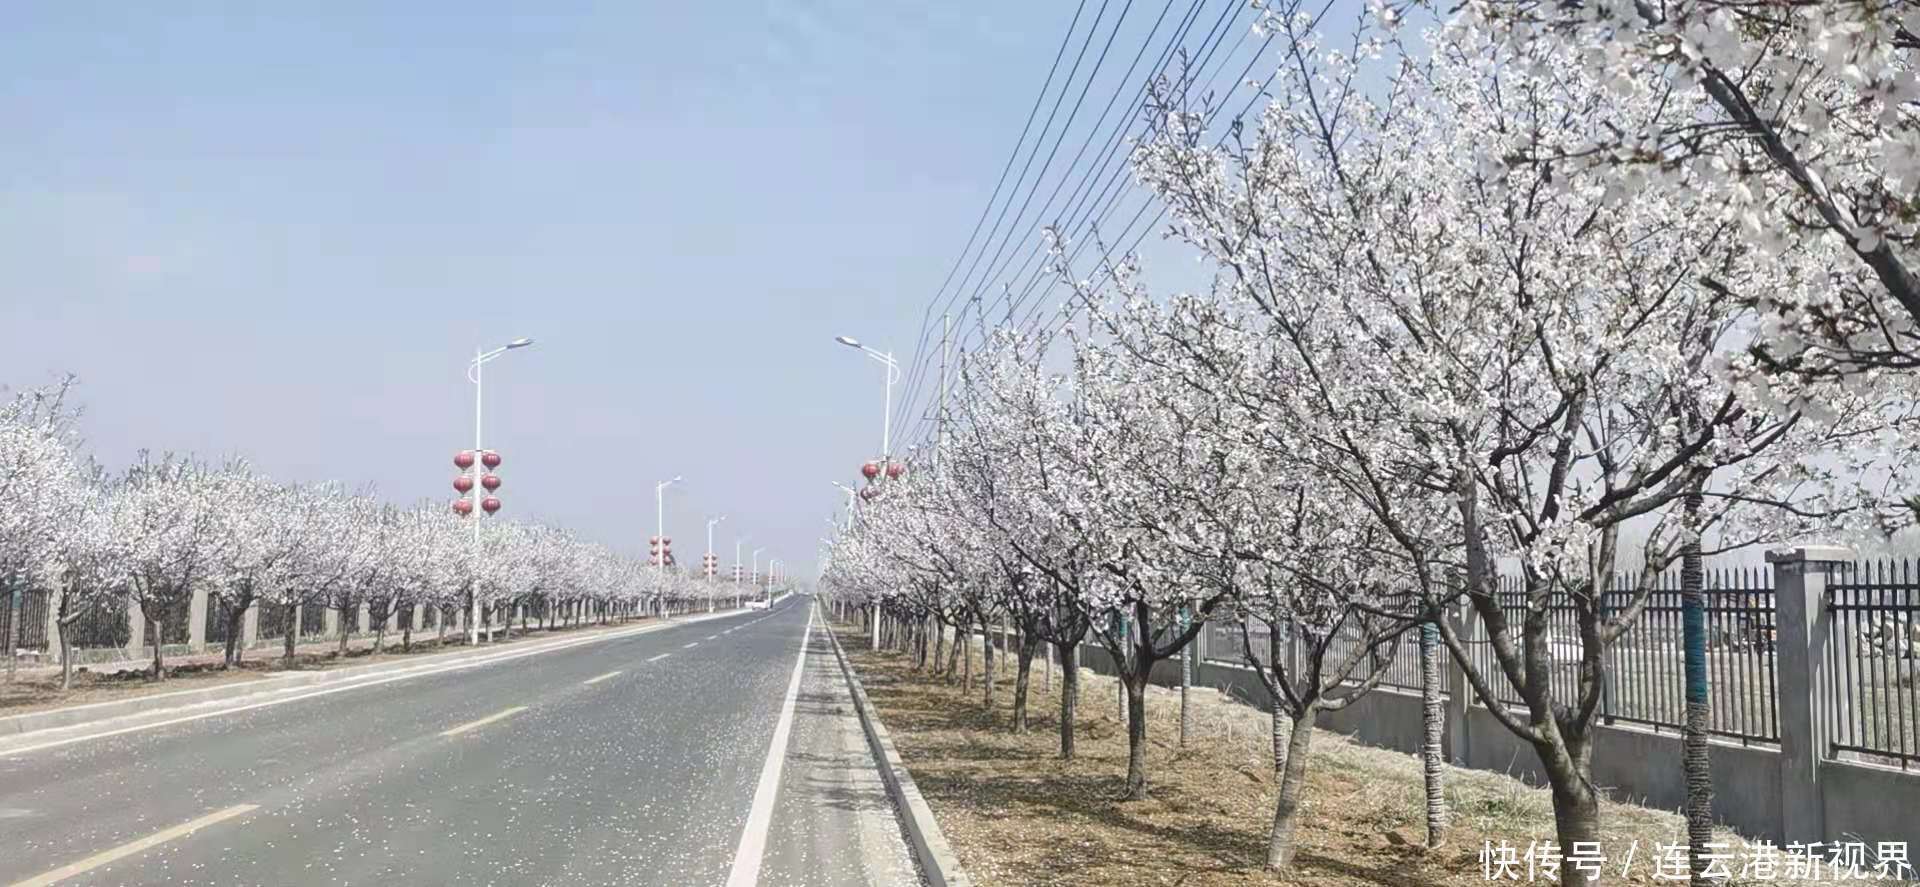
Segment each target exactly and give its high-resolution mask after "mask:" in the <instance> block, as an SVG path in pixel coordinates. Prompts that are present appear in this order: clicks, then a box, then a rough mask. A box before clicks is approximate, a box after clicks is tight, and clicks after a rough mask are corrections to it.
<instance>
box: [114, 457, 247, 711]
mask: <svg viewBox="0 0 1920 887" xmlns="http://www.w3.org/2000/svg"><path fill="white" fill-rule="evenodd" d="M225 483H226V481H225V478H223V477H222V472H221V470H219V469H216V468H213V467H210V466H208V465H206V464H205V463H202V462H199V461H197V460H194V459H191V458H184V457H176V456H171V455H169V456H163V457H161V458H160V459H158V460H155V459H153V458H152V457H151V456H150V455H149V454H147V453H145V452H142V453H141V454H140V458H139V461H138V462H136V463H135V464H134V465H133V467H132V468H129V469H128V470H127V473H126V474H125V475H124V476H123V477H122V478H121V479H120V481H119V483H118V485H117V488H116V489H115V491H114V495H113V496H112V498H111V500H110V502H111V509H110V511H109V518H108V519H109V520H110V521H111V524H112V529H111V535H112V540H113V542H112V544H113V552H112V555H111V556H112V557H114V558H115V559H116V560H118V561H119V562H120V563H121V564H122V565H123V567H124V569H125V570H126V571H127V576H128V580H129V582H128V584H129V591H130V594H131V597H132V601H133V603H134V605H135V606H138V607H139V608H140V613H141V615H142V617H143V618H144V619H145V620H146V623H147V626H146V628H147V640H148V643H149V644H150V645H151V646H152V648H153V672H152V676H153V679H154V680H157V681H163V680H166V677H167V674H166V661H165V655H164V649H165V646H166V643H165V641H166V639H165V638H164V637H163V635H162V630H163V627H164V626H165V625H166V624H167V623H168V622H169V621H170V619H171V618H172V617H173V615H174V614H175V613H176V612H178V611H181V610H184V609H185V608H186V607H187V605H188V602H189V600H190V599H191V598H192V596H193V589H194V586H195V584H196V583H199V582H204V581H207V580H209V579H210V578H211V577H212V576H213V575H214V574H215V572H216V571H217V570H218V569H219V568H218V563H219V558H220V555H221V548H220V546H221V543H222V541H223V539H222V536H221V533H220V515H221V508H222V506H223V504H224V502H223V492H224V487H225Z"/></svg>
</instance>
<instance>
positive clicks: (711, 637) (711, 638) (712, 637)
mask: <svg viewBox="0 0 1920 887" xmlns="http://www.w3.org/2000/svg"><path fill="white" fill-rule="evenodd" d="M717 637H719V635H717V634H710V635H707V640H713V639H714V638H717Z"/></svg>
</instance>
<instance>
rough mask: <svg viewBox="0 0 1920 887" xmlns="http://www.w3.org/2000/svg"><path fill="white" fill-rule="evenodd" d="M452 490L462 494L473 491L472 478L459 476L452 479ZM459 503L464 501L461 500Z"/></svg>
mask: <svg viewBox="0 0 1920 887" xmlns="http://www.w3.org/2000/svg"><path fill="white" fill-rule="evenodd" d="M453 488H454V489H456V490H459V491H460V492H462V493H466V492H470V491H471V490H472V489H473V478H471V477H468V476H467V475H464V474H463V475H460V476H459V477H456V478H454V479H453ZM461 501H463V502H464V501H466V500H464V499H463V500H461Z"/></svg>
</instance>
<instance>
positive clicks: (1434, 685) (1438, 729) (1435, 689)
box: [1420, 623, 1447, 848]
mask: <svg viewBox="0 0 1920 887" xmlns="http://www.w3.org/2000/svg"><path fill="white" fill-rule="evenodd" d="M1446 719H1447V709H1446V706H1445V705H1443V704H1442V703H1441V700H1440V629H1439V628H1437V627H1435V626H1434V625H1433V624H1432V623H1428V624H1425V625H1422V626H1420V720H1421V727H1422V729H1423V732H1422V735H1421V741H1420V765H1421V771H1422V774H1421V775H1422V776H1423V777H1424V778H1425V780H1426V789H1427V846H1428V847H1429V848H1432V847H1438V846H1440V845H1441V844H1442V843H1443V842H1445V841H1446V831H1447V799H1446V783H1445V780H1444V777H1445V775H1446V760H1445V757H1444V756H1443V754H1442V747H1441V738H1442V736H1443V735H1444V734H1445V732H1446Z"/></svg>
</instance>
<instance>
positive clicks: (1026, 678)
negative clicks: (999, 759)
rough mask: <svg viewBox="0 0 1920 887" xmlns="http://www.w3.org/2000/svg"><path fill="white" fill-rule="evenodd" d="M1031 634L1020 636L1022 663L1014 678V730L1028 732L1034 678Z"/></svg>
mask: <svg viewBox="0 0 1920 887" xmlns="http://www.w3.org/2000/svg"><path fill="white" fill-rule="evenodd" d="M1033 648H1034V643H1033V641H1032V636H1031V635H1025V634H1023V635H1021V636H1020V663H1019V667H1018V668H1017V669H1016V670H1015V674H1014V678H1013V732H1015V733H1025V732H1027V687H1028V685H1029V684H1030V683H1031V680H1032V678H1033Z"/></svg>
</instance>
